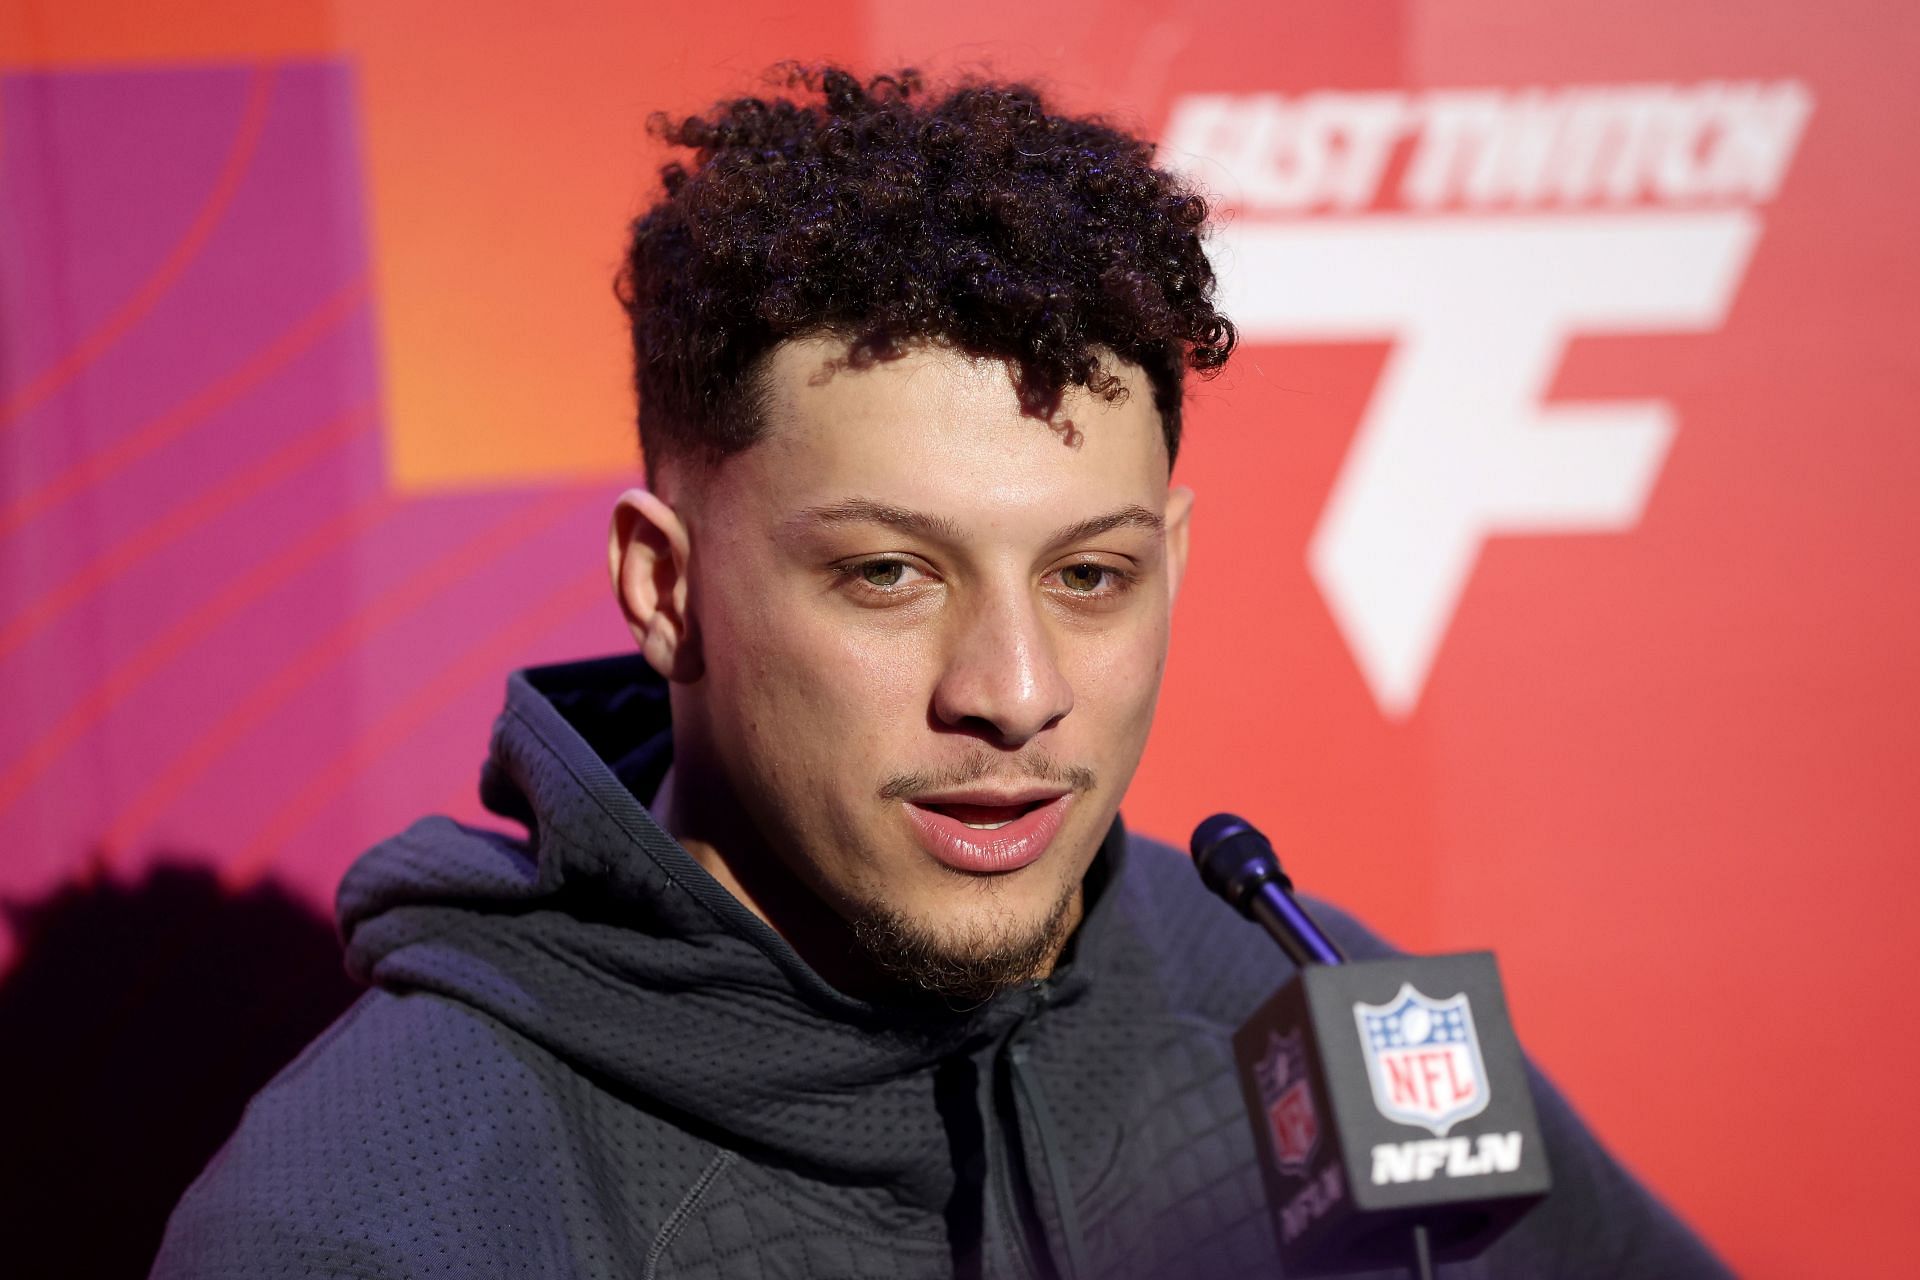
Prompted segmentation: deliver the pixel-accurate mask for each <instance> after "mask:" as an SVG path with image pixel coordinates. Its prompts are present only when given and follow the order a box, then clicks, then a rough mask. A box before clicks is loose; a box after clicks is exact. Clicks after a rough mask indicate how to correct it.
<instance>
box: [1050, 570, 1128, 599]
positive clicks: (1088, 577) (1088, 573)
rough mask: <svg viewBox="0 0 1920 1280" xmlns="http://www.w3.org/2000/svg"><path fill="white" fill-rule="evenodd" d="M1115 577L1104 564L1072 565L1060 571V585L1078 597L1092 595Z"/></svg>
mask: <svg viewBox="0 0 1920 1280" xmlns="http://www.w3.org/2000/svg"><path fill="white" fill-rule="evenodd" d="M1114 576H1115V575H1114V572H1113V570H1111V569H1109V568H1107V566H1105V565H1103V564H1070V565H1068V566H1067V567H1066V568H1064V569H1062V570H1061V571H1060V585H1061V586H1063V587H1065V588H1066V589H1067V590H1069V591H1072V592H1074V593H1075V594H1077V595H1092V594H1093V593H1094V592H1096V591H1098V590H1100V588H1101V587H1103V586H1107V585H1108V584H1109V580H1110V579H1111V578H1113V577H1114Z"/></svg>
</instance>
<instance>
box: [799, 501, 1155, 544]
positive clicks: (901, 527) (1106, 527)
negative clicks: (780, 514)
mask: <svg viewBox="0 0 1920 1280" xmlns="http://www.w3.org/2000/svg"><path fill="white" fill-rule="evenodd" d="M790 523H792V524H810V525H817V526H832V525H841V524H877V525H884V526H885V527H887V528H889V529H896V530H898V531H899V532H901V533H904V534H908V535H910V536H913V537H919V538H928V539H931V540H935V541H941V542H961V541H964V538H963V537H962V533H961V529H960V526H959V524H958V523H956V522H955V521H953V520H950V519H948V518H947V517H945V516H934V515H928V514H927V513H926V512H924V511H913V510H910V509H908V508H906V507H895V506H890V505H889V504H887V503H884V502H875V501H873V500H872V499H870V498H843V499H842V500H840V501H839V502H830V503H827V504H825V505H823V506H818V507H808V508H806V509H805V510H803V511H799V512H796V513H795V514H794V516H793V519H792V521H791V522H790ZM1129 528H1131V529H1146V530H1148V531H1149V532H1152V533H1156V534H1157V533H1160V532H1162V531H1163V530H1165V528H1166V521H1165V520H1163V519H1161V517H1160V515H1159V513H1158V512H1155V511H1150V510H1148V509H1147V508H1145V507H1143V506H1140V505H1139V504H1137V503H1132V504H1129V505H1127V506H1124V507H1121V508H1119V509H1117V510H1114V511H1109V512H1107V513H1106V514H1105V515H1100V516H1094V517H1092V518H1091V519H1088V520H1081V521H1079V522H1078V523H1076V524H1070V525H1067V526H1066V527H1065V528H1063V529H1060V530H1058V531H1057V532H1056V533H1055V534H1054V535H1053V536H1052V537H1051V538H1049V539H1048V540H1047V545H1048V546H1050V547H1057V546H1063V545H1065V544H1067V543H1070V542H1080V541H1082V540H1084V539H1087V538H1095V537H1098V536H1099V535H1101V534H1103V533H1110V532H1112V531H1113V530H1115V529H1129Z"/></svg>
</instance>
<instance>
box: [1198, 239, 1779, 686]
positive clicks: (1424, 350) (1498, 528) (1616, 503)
mask: <svg viewBox="0 0 1920 1280" xmlns="http://www.w3.org/2000/svg"><path fill="white" fill-rule="evenodd" d="M1758 233H1759V223H1758V220H1757V219H1756V218H1755V216H1754V215H1753V214H1751V213H1749V212H1746V211H1744V210H1732V211H1718V212H1651V211H1650V212H1638V213H1608V214H1602V215H1596V216H1582V215H1559V216H1553V215H1548V216H1537V215H1536V216H1533V217H1524V216H1521V217H1486V216H1479V217H1405V216H1380V217H1362V218H1354V219H1341V220H1338V221H1324V222H1322V221H1311V220H1309V221H1303V222H1290V223H1268V224H1266V225H1260V224H1258V223H1255V224H1253V225H1247V224H1244V223H1243V224H1241V225H1239V226H1237V227H1233V228H1230V229H1229V230H1228V231H1227V232H1226V233H1224V234H1223V235H1222V236H1221V238H1220V242H1219V245H1220V250H1221V252H1220V253H1219V254H1218V256H1217V261H1219V263H1220V265H1221V268H1222V276H1223V279H1222V290H1221V295H1222V296H1221V304H1222V305H1221V309H1222V310H1223V311H1224V312H1225V313H1226V314H1228V315H1230V316H1232V317H1234V320H1235V322H1236V323H1237V324H1238V325H1239V326H1240V330H1241V334H1242V336H1243V337H1244V338H1245V339H1246V340H1248V341H1251V342H1303V341H1304V342H1311V341H1341V340H1349V341H1350V340H1355V339H1381V338H1386V339H1391V340H1392V341H1393V342H1394V344H1395V346H1394V350H1393V353H1392V355H1391V357H1390V358H1389V359H1388V362H1387V364H1386V367H1385V369H1384V371H1383V372H1382V374H1381V378H1380V385H1379V386H1378V387H1377V388H1375V390H1374V393H1373V398H1372V399H1371V401H1370V402H1369V403H1368V405H1367V409H1366V413H1365V415H1364V416H1363V418H1362V420H1361V423H1360V427H1359V431H1358V434H1357V435H1356V436H1355V438H1354V442H1353V446H1352V448H1351V450H1350V451H1349V452H1348V454H1347V459H1346V463H1345V465H1344V466H1343V467H1342V469H1341V472H1340V475H1339V478H1338V479H1337V480H1336V481H1335V482H1334V487H1333V494H1332V497H1331V498H1330V499H1329V500H1328V503H1327V508H1326V511H1325V512H1324V513H1323V514H1322V516H1321V519H1320V524H1319V527H1318V528H1317V529H1316V530H1315V531H1314V536H1313V541H1312V543H1311V545H1310V547H1309V548H1308V553H1307V559H1308V565H1309V567H1310V568H1311V570H1312V572H1313V576H1314V580H1315V581H1316V582H1317V583H1318V584H1319V587H1320V590H1321V593H1322V594H1323V595H1324V596H1325V597H1326V599H1327V603H1328V605H1329V607H1330V608H1331V609H1332V611H1333V616H1334V619H1335V621H1336V623H1337V624H1338V626H1339V627H1340V630H1341V632H1342V634H1343V635H1344V636H1345V637H1346V641H1347V645H1348V647H1349V648H1350V649H1351V650H1352V651H1353V654H1354V657H1355V659H1356V660H1357V661H1358V663H1359V665H1360V670H1361V673H1362V674H1363V675H1364V676H1365V678H1366V680H1367V683H1368V685H1369V687H1370V688H1371V689H1372V690H1373V695H1374V699H1375V701H1376V702H1378V703H1379V705H1380V709H1381V711H1383V712H1384V713H1385V714H1386V715H1388V716H1389V717H1392V718H1394V719H1404V718H1405V717H1407V716H1409V715H1411V714H1412V713H1413V710H1414V708H1415V707H1416V706H1417V705H1418V704H1419V700H1420V692H1421V690H1422V688H1423V687H1424V686H1425V684H1426V679H1427V673H1428V671H1429V669H1430V668H1431V667H1432V665H1433V659H1434V655H1435V653H1436V652H1437V650H1438V649H1439V646H1440V641H1441V638H1442V637H1443V636H1444V635H1445V634H1446V630H1447V624H1448V623H1449V622H1450V621H1451V619H1452V617H1453V611H1454V607H1455V606H1456V605H1457V603H1458V602H1459V599H1460V593H1461V592H1462V590H1463V589H1464V588H1465V587H1466V583H1467V578H1468V576H1469V575H1470V574H1471V573H1472V571H1473V565H1474V561H1475V559H1476V558H1477V557H1478V556H1479V553H1480V544H1481V542H1482V541H1483V540H1485V539H1486V538H1487V537H1488V536H1490V535H1492V534H1496V533H1509V534H1512V533H1518V534H1537V533H1579V532H1613V531H1618V530H1623V529H1628V528H1631V527H1632V526H1633V524H1634V523H1635V522H1636V521H1637V520H1638V519H1639V518H1640V512H1641V509H1642V508H1643V507H1644V506H1645V504H1646V500H1647V496H1648V494H1649V493H1650V492H1651V490H1652V487H1653V482H1654V479H1655V477H1656V476H1657V475H1658V474H1659V470H1660V464H1661V462H1662V460H1663V459H1664V457H1665V456H1666V450H1667V444H1668V442H1669V440H1670V439H1671V438H1672V435H1673V430H1674V420H1673V413H1672V410H1671V409H1670V408H1669V407H1668V406H1667V405H1666V404H1665V403H1664V402H1662V401H1610V402H1605V403H1593V404H1556V405H1554V406H1553V407H1551V408H1547V407H1543V406H1542V405H1541V403H1540V401H1541V397H1542V395H1543V393H1544V392H1545V390H1546V387H1547V385H1548V382H1549V380H1550V379H1551V378H1552V376H1553V374H1554V371H1555V369H1556V367H1557V365H1558V364H1559V361H1560V355H1561V351H1562V349H1563V347H1564V345H1565V343H1566V341H1567V339H1568V338H1569V337H1570V336H1572V335H1574V334H1578V333H1591V334H1608V333H1616V334H1617V333H1660V332H1681V331H1698V330H1704V329H1712V328H1716V327H1718V326H1719V324H1720V323H1721V320H1722V319H1723V317H1724V316H1725V314H1726V311H1727V307H1728V305H1729V304H1730V303H1731V301H1732V299H1733V294H1734V291H1735V289H1736V288H1737V287H1738V284H1739V281H1740V277H1741V275H1742V273H1743V272H1744V270H1745V268H1746V262H1747V257H1748V254H1749V253H1750V252H1751V250H1752V248H1753V243H1754V240H1755V238H1756V236H1757V235H1758Z"/></svg>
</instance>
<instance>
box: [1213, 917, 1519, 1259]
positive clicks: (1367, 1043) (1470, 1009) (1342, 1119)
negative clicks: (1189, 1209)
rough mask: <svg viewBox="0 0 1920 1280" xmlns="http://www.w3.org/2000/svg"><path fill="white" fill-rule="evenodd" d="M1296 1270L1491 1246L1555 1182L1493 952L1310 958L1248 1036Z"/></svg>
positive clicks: (1284, 1239)
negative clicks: (1428, 1248) (1422, 1233)
mask: <svg viewBox="0 0 1920 1280" xmlns="http://www.w3.org/2000/svg"><path fill="white" fill-rule="evenodd" d="M1234 1052H1235V1057H1236V1058H1237V1060H1238V1062H1239V1067H1240V1084H1241V1088H1242V1089H1243V1090H1244V1091H1245V1093H1246V1098H1247V1107H1248V1111H1249V1113H1250V1114H1251V1116H1252V1117H1253V1121H1254V1126H1253V1127H1254V1140H1255V1142H1256V1144H1257V1145H1258V1147H1259V1150H1260V1157H1261V1167H1262V1170H1263V1172H1264V1173H1265V1176H1266V1181H1267V1192H1268V1197H1269V1200H1270V1202H1271V1204H1272V1207H1273V1223H1274V1230H1275V1232H1276V1233H1277V1235H1278V1238H1279V1245H1280V1252H1281V1256H1282V1258H1283V1259H1285V1261H1286V1263H1287V1266H1288V1273H1289V1274H1293V1273H1294V1272H1295V1271H1301V1272H1309V1273H1310V1272H1315V1271H1317V1272H1321V1273H1327V1272H1340V1271H1358V1270H1368V1269H1372V1268H1378V1267H1394V1266H1404V1265H1405V1264H1406V1262H1407V1260H1408V1258H1409V1257H1410V1256H1411V1249H1412V1245H1411V1240H1410V1233H1411V1231H1412V1229H1413V1227H1414V1226H1415V1225H1416V1224H1424V1225H1426V1227H1427V1228H1428V1231H1429V1235H1430V1239H1431V1243H1432V1248H1433V1253H1434V1256H1435V1257H1436V1258H1439V1259H1446V1260H1456V1259H1461V1258H1469V1257H1473V1256H1474V1255H1476V1254H1478V1253H1479V1252H1480V1251H1481V1250H1483V1249H1484V1248H1486V1246H1487V1245H1489V1244H1491V1243H1492V1242H1493V1240H1494V1239H1495V1238H1497V1237H1498V1236H1499V1235H1500V1234H1501V1233H1502V1232H1504V1231H1505V1230H1506V1229H1507V1228H1508V1227H1509V1226H1511V1225H1512V1224H1513V1223H1514V1222H1515V1221H1516V1220H1517V1219H1518V1218H1519V1217H1520V1215H1521V1214H1523V1213H1525V1212H1526V1211H1527V1210H1528V1209H1530V1208H1532V1207H1533V1205H1535V1204H1537V1203H1538V1202H1539V1201H1540V1200H1541V1198H1542V1197H1544V1196H1545V1195H1546V1194H1547V1192H1548V1190H1549V1189H1550V1187H1551V1185H1552V1181H1551V1174H1550V1172H1549V1170H1548V1168H1547V1160H1546V1152H1545V1150H1544V1148H1543V1147H1542V1145H1541V1140H1540V1126H1539V1121H1538V1119H1537V1117H1536V1115H1535V1113H1534V1106H1533V1095H1532V1093H1531V1092H1530V1090H1529V1088H1528V1084H1527V1075H1526V1069H1525V1066H1524V1063H1523V1062H1522V1059H1521V1055H1520V1046H1519V1043H1518V1042H1517V1041H1516V1040H1515V1038H1514V1034H1513V1023H1512V1019H1511V1018H1510V1016H1509V1015H1508V1012H1507V1003H1506V997H1505V995H1504V993H1503V992H1502V990H1501V987H1500V974H1499V969H1498V967H1497V966H1496V964H1495V963H1494V958H1493V955H1492V953H1491V952H1485V951H1479V952H1468V953H1465V954H1461V955H1448V956H1424V957H1421V956H1404V957H1393V958H1390V959H1385V960H1362V961H1354V962H1351V963H1347V964H1340V965H1308V966H1306V967H1304V968H1302V969H1301V970H1300V971H1299V972H1298V973H1297V975H1296V976H1295V977H1294V978H1293V980H1292V981H1290V982H1289V983H1287V985H1286V986H1284V987H1282V988H1281V989H1280V990H1279V991H1278V992H1276V993H1275V994H1274V995H1273V996H1272V997H1271V998H1270V999H1269V1000H1268V1001H1267V1002H1266V1004H1264V1005H1262V1006H1261V1007H1260V1008H1259V1009H1258V1010H1257V1011H1256V1012H1255V1013H1254V1015H1253V1017H1252V1018H1250V1019H1248V1021H1247V1023H1246V1025H1244V1026H1243V1027H1241V1028H1240V1030H1239V1031H1238V1032H1237V1033H1235V1035H1234Z"/></svg>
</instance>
